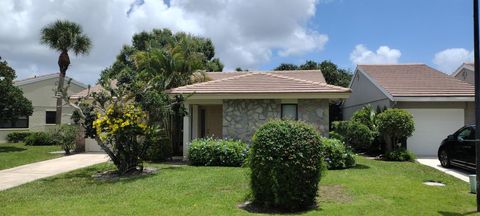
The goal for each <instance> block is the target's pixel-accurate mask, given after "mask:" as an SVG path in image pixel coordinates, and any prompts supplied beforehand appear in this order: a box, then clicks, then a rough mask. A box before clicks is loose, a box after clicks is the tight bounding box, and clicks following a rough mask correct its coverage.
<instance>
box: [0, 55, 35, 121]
mask: <svg viewBox="0 0 480 216" xmlns="http://www.w3.org/2000/svg"><path fill="white" fill-rule="evenodd" d="M15 77H16V74H15V70H13V69H12V68H11V67H9V66H8V64H7V62H6V61H2V58H1V57H0V121H15V120H16V119H17V118H19V117H23V116H30V115H32V113H33V107H32V102H31V101H30V100H28V99H27V98H25V96H23V92H22V90H21V89H20V88H18V87H16V86H14V85H13V80H14V79H15Z"/></svg>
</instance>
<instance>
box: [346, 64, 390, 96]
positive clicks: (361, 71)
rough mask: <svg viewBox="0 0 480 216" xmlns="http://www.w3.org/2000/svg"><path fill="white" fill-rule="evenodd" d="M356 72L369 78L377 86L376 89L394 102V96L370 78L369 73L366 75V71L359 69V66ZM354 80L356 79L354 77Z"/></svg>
mask: <svg viewBox="0 0 480 216" xmlns="http://www.w3.org/2000/svg"><path fill="white" fill-rule="evenodd" d="M356 71H359V72H360V73H362V74H363V75H365V77H367V79H368V80H369V81H370V82H371V83H373V85H375V87H377V88H378V89H379V90H380V91H381V92H382V93H383V94H384V95H385V96H386V97H387V98H388V99H390V100H391V101H393V96H392V95H391V94H390V93H388V91H387V90H386V89H385V88H383V86H381V85H380V84H379V83H378V82H377V81H376V80H375V79H373V78H372V77H370V76H369V75H368V73H366V72H365V71H364V70H362V69H361V68H359V67H358V66H357V70H356ZM356 71H355V74H356V73H357V72H356ZM353 78H354V77H353ZM352 83H353V79H352ZM349 88H350V89H351V86H350V87H349Z"/></svg>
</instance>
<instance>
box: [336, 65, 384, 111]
mask: <svg viewBox="0 0 480 216" xmlns="http://www.w3.org/2000/svg"><path fill="white" fill-rule="evenodd" d="M350 88H351V89H352V94H351V95H350V97H349V98H347V99H346V100H345V102H344V104H343V119H345V120H348V119H350V118H351V117H352V115H353V113H355V112H356V111H357V110H359V109H361V108H362V107H364V106H366V105H368V104H370V105H372V106H373V108H374V109H376V108H377V106H378V107H380V108H384V107H387V108H389V107H391V101H390V99H388V97H387V96H386V95H385V94H384V93H383V92H382V91H381V90H380V89H378V88H377V87H376V86H375V84H374V83H372V82H371V81H370V80H369V79H368V78H367V77H366V76H365V75H364V74H363V73H361V72H359V71H357V73H355V76H354V77H353V81H352V86H351V87H350Z"/></svg>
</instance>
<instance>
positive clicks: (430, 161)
mask: <svg viewBox="0 0 480 216" xmlns="http://www.w3.org/2000/svg"><path fill="white" fill-rule="evenodd" d="M417 162H418V163H421V164H423V165H426V166H429V167H433V168H435V169H437V170H440V171H442V172H444V173H446V174H449V175H451V176H454V177H456V178H458V179H460V180H462V181H465V182H469V179H468V175H471V174H470V173H468V172H466V171H464V170H461V169H457V168H448V169H447V168H444V167H442V165H440V161H439V160H438V158H436V157H419V158H418V159H417Z"/></svg>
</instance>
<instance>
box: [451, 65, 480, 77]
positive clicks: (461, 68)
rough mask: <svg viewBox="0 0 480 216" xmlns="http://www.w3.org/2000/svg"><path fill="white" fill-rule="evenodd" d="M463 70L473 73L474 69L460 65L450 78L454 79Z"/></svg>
mask: <svg viewBox="0 0 480 216" xmlns="http://www.w3.org/2000/svg"><path fill="white" fill-rule="evenodd" d="M463 69H467V70H469V71H475V68H474V67H472V66H470V65H468V64H466V63H463V64H462V65H460V67H458V68H457V70H455V71H454V72H453V73H452V75H450V76H453V77H456V76H457V75H458V74H459V73H460V72H461V71H462V70H463Z"/></svg>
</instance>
